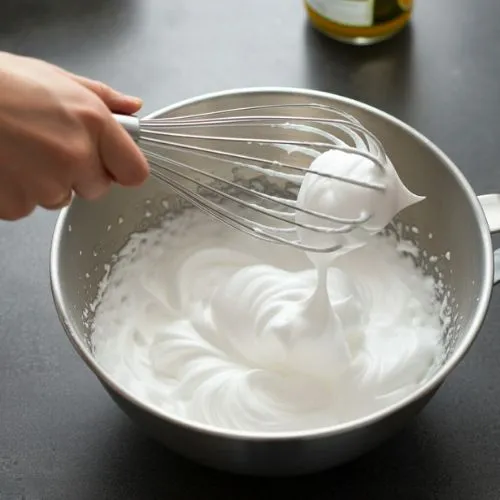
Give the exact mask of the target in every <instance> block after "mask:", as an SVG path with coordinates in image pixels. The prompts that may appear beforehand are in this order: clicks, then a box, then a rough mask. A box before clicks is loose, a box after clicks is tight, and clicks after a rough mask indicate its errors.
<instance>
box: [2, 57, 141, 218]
mask: <svg viewBox="0 0 500 500" xmlns="http://www.w3.org/2000/svg"><path fill="white" fill-rule="evenodd" d="M140 107H141V102H140V101H139V100H138V99H136V98H133V97H128V96H124V95H122V94H120V93H118V92H117V91H115V90H113V89H111V88H109V87H107V86H106V85H104V84H102V83H100V82H96V81H92V80H88V79H86V78H82V77H80V76H76V75H73V74H71V73H68V72H67V71H64V70H63V69H61V68H58V67H56V66H53V65H51V64H48V63H45V62H43V61H39V60H36V59H31V58H27V57H20V56H15V55H12V54H7V53H2V52H0V219H6V220H15V219H19V218H21V217H24V216H26V215H28V214H29V213H30V212H31V211H32V210H33V209H34V208H35V207H36V206H37V205H40V206H42V207H45V208H48V209H55V208H60V207H62V206H64V205H66V204H67V203H69V201H70V200H71V196H72V192H75V193H76V194H77V195H79V196H81V197H83V198H86V199H95V198H98V197H100V196H102V195H103V194H105V193H106V192H107V191H108V189H109V187H110V185H111V182H113V181H115V182H117V183H119V184H122V185H124V186H136V185H139V184H141V183H142V182H143V181H144V180H145V179H146V177H147V176H148V165H147V162H146V159H145V158H144V156H143V155H142V153H141V152H140V150H139V148H138V147H137V145H136V144H135V143H134V141H133V140H132V139H131V138H130V137H129V135H128V134H127V132H125V130H124V129H123V128H122V127H121V126H120V125H119V124H118V123H117V122H116V121H115V120H114V118H113V116H112V114H111V112H112V111H113V112H116V113H122V114H132V113H135V112H136V111H138V110H139V109H140Z"/></svg>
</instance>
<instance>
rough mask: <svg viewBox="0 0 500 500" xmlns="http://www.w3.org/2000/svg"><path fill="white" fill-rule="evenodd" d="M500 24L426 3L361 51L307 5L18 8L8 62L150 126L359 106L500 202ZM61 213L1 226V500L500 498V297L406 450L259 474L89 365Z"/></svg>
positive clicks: (155, 3) (402, 445) (479, 7)
mask: <svg viewBox="0 0 500 500" xmlns="http://www.w3.org/2000/svg"><path fill="white" fill-rule="evenodd" d="M499 20H500V3H499V2H498V0H477V1H474V2H471V1H470V0H441V1H440V2H436V1H434V0H416V12H415V16H414V22H413V24H412V26H411V28H410V29H407V30H406V31H404V32H403V33H402V34H400V35H399V36H398V37H397V38H394V39H393V40H391V41H388V42H386V43H384V44H381V45H378V46H374V47H371V48H354V47H348V46H344V45H340V44H337V43H335V42H332V41H330V40H328V39H327V38H325V37H323V36H321V35H319V34H318V33H316V32H315V31H313V30H312V29H311V28H310V27H309V26H308V24H307V22H306V18H305V15H304V11H303V7H302V4H301V2H300V0H238V1H236V0H233V1H230V0H214V1H211V2H207V1H203V0H178V1H173V0H171V1H168V0H136V1H133V0H86V1H78V0H59V1H57V0H10V1H7V0H5V1H4V2H2V5H1V7H0V50H7V51H12V52H17V53H22V54H28V55H32V56H36V57H40V58H44V59H48V60H50V61H52V62H54V63H56V64H59V65H62V66H64V67H66V68H67V69H69V70H72V71H75V72H78V73H81V74H84V75H88V76H90V77H94V78H98V79H101V80H103V81H106V82H108V83H109V84H111V85H113V86H116V87H117V88H118V89H120V90H123V91H125V92H127V93H132V94H137V95H140V96H142V97H143V98H144V100H145V103H146V104H145V109H144V112H149V111H153V110H154V109H156V108H159V107H162V106H164V105H166V104H169V103H172V102H174V101H177V100H179V99H182V98H187V97H190V96H193V95H196V94H200V93H205V92H208V91H215V90H223V89H227V88H233V87H247V86H261V85H281V86H294V87H309V88H313V89H318V90H324V91H330V92H334V93H338V94H344V95H346V96H349V97H353V98H356V99H360V100H362V101H365V102H367V103H369V104H371V105H374V106H377V107H379V108H381V109H382V110H384V111H387V112H389V113H391V114H393V115H395V116H396V117H398V118H401V119H402V120H404V121H406V122H407V123H409V124H410V125H412V126H414V127H416V128H417V129H418V130H420V131H421V132H422V133H424V134H425V135H427V136H428V137H429V138H430V139H431V140H433V141H434V142H435V143H437V144H438V145H439V146H440V147H441V148H442V149H443V150H444V151H445V152H446V153H448V154H449V155H450V156H451V158H452V159H454V160H455V161H456V163H457V164H458V166H459V167H460V168H461V169H462V170H463V172H464V173H465V174H466V175H467V177H468V178H469V180H470V182H471V184H472V186H473V187H474V189H475V190H476V192H478V193H485V192H489V191H495V190H499V189H500V165H499V164H498V161H497V160H498V151H499V147H500V132H499V130H498V120H499V117H500V91H499V90H500V83H499V82H500V57H499V55H498V54H499V53H498V43H499V42H500V22H499ZM0 99H1V96H0ZM443 196H446V194H445V193H443ZM56 216H57V214H56V213H49V212H45V211H41V210H40V211H37V212H35V213H34V214H33V215H32V216H31V217H29V218H28V219H26V220H24V221H21V222H16V223H0V253H1V259H0V284H1V296H0V499H1V500H10V499H29V500H35V499H47V500H59V499H61V500H80V499H81V500H83V499H96V500H100V499H120V500H126V499H136V498H137V499H157V498H158V499H159V498H168V499H170V500H176V499H194V498H204V499H211V498H214V499H215V498H217V499H219V498H221V499H222V498H235V499H236V498H237V499H240V498H241V499H250V498H252V499H254V498H260V499H262V500H264V499H267V498H274V497H275V496H276V495H282V494H285V495H286V497H287V498H300V499H303V498H307V499H311V500H320V499H327V498H328V499H330V498H335V499H344V498H346V499H358V498H359V499H367V498H384V499H387V498H391V499H392V498H395V499H403V498H404V499H410V500H411V499H415V500H417V499H418V500H423V499H439V500H448V499H449V500H461V499H464V500H465V499H467V500H470V499H479V500H486V499H492V500H493V499H494V500H498V499H499V498H500V387H499V380H500V363H499V362H498V360H499V359H500V338H497V337H499V332H498V330H499V326H500V295H499V294H498V292H494V293H493V298H492V304H491V308H490V311H489V314H488V316H487V318H486V321H485V324H484V327H483V329H482V331H481V333H480V335H479V337H478V340H477V341H476V343H475V344H474V346H473V348H472V350H471V351H470V352H469V353H468V354H467V356H466V358H465V360H464V361H463V362H462V363H461V364H460V366H459V367H458V368H457V369H456V370H455V371H454V372H453V374H452V375H451V376H450V377H449V379H448V380H447V382H446V384H445V385H444V386H443V387H442V389H441V390H440V391H439V392H438V394H437V395H436V397H435V398H434V399H433V401H432V402H431V403H430V404H429V406H428V407H427V408H426V409H425V410H424V411H423V413H422V414H421V415H420V416H419V417H418V418H417V419H415V420H414V422H413V423H412V424H411V425H410V426H409V427H407V428H406V429H405V430H404V431H403V432H401V433H400V434H399V435H398V436H396V437H395V438H393V439H392V440H391V441H390V442H388V443H387V444H385V445H383V446H382V447H380V448H379V449H377V450H376V451H374V452H372V453H371V454H370V455H367V456H365V457H363V458H361V459H359V460H357V461H356V462H354V463H351V464H348V465H346V466H343V467H341V468H338V469H335V470H331V471H328V472H325V473H322V474H319V475H316V476H310V477H304V478H296V479H286V480H283V479H280V480H277V479H276V480H275V479H252V478H241V477H236V476H231V475H228V474H223V473H219V472H214V471H211V470H207V469H204V468H202V467H199V466H197V465H194V464H192V463H190V462H187V461H185V460H183V459H181V458H178V457H177V456H175V455H174V454H172V453H171V452H169V451H168V450H167V449H165V448H163V447H162V446H160V445H158V444H156V443H155V442H153V441H151V440H149V439H148V438H146V437H145V436H144V435H143V434H142V433H141V432H140V431H139V430H138V429H137V428H136V427H135V426H134V425H133V424H132V423H130V422H129V420H128V419H127V418H126V417H125V416H124V415H123V414H122V413H121V412H120V410H118V409H117V408H116V407H115V405H114V404H113V403H112V401H111V400H110V398H109V397H108V396H107V394H105V392H104V390H103V389H102V388H101V386H100V385H99V383H98V382H97V380H96V379H95V377H94V376H93V375H92V373H90V371H89V370H88V369H87V368H86V366H85V365H84V363H83V362H82V361H81V360H80V359H79V358H78V356H77V355H76V354H75V353H74V352H73V350H72V347H71V346H70V343H69V341H68V340H67V339H66V337H65V335H64V333H63V330H62V328H61V326H60V324H59V322H58V319H57V316H56V313H55V310H54V307H53V304H52V298H51V294H50V289H49V276H48V258H49V246H50V241H51V236H52V230H53V226H54V223H55V219H56ZM455 223H456V224H457V231H459V230H460V221H456V222H455Z"/></svg>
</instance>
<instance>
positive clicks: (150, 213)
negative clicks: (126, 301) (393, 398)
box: [50, 88, 500, 475]
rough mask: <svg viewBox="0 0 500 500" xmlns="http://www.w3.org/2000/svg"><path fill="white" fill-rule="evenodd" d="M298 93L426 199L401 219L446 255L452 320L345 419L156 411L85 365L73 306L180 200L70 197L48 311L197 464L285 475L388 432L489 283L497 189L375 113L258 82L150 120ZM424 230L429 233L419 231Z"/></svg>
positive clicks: (54, 258) (149, 193) (457, 337)
mask: <svg viewBox="0 0 500 500" xmlns="http://www.w3.org/2000/svg"><path fill="white" fill-rule="evenodd" d="M304 101H307V102H311V101H314V102H318V103H326V104H330V105H333V106H336V107H338V108H340V109H342V110H345V111H347V112H348V113H351V114H352V115H354V116H355V117H357V118H358V119H359V120H361V121H362V122H363V124H364V125H365V126H366V127H367V128H368V129H370V130H371V131H373V132H374V133H375V135H377V136H378V137H379V138H380V139H381V141H382V143H383V144H384V145H385V147H386V149H387V151H388V153H389V155H390V157H391V158H392V160H393V163H394V164H395V166H396V168H397V170H398V172H399V174H400V176H401V177H402V179H403V181H404V182H405V183H406V184H407V185H408V186H409V187H410V188H411V189H412V190H413V191H415V192H417V193H420V194H425V195H426V196H427V199H426V200H425V201H424V202H423V203H420V204H418V205H416V206H414V207H411V208H410V209H408V210H406V211H405V212H404V214H403V216H402V219H403V222H404V223H406V224H409V225H411V226H413V225H415V226H417V227H418V228H419V230H420V231H419V234H418V235H417V236H416V237H417V239H418V240H419V244H420V245H421V246H422V247H423V248H425V249H426V250H427V251H428V252H429V254H432V255H444V254H445V253H446V252H448V251H449V252H450V254H451V258H450V260H449V261H448V260H447V259H442V260H441V262H440V264H441V265H442V266H443V268H442V272H443V275H444V281H445V282H446V285H447V287H448V288H449V289H450V290H451V291H452V294H453V300H452V301H451V307H452V308H453V309H454V311H455V313H456V317H455V321H454V324H453V325H452V328H451V329H449V330H448V331H447V333H445V334H444V337H443V342H444V343H445V345H446V351H447V355H446V358H445V359H444V360H443V363H442V366H441V367H440V368H439V370H438V371H437V373H436V374H435V376H434V377H432V379H431V380H430V381H429V382H428V383H426V384H425V385H424V386H422V387H421V388H420V389H418V390H417V391H415V393H414V394H412V395H411V396H409V397H407V398H405V399H404V400H402V401H401V402H399V403H398V404H395V405H392V406H390V407H388V408H386V409H384V410H383V411H379V412H377V413H375V414H373V415H370V416H368V417H366V418H362V419H359V420H356V421H353V422H350V423H347V424H345V425H337V426H332V427H329V428H323V429H316V430H309V431H304V432H286V433H280V434H273V435H269V434H259V433H255V432H241V431H227V430H219V429H217V428H213V427H210V426H207V425H201V424H198V423H195V422H191V421H184V420H182V419H179V418H177V417H176V416H174V415H167V414H165V413H162V412H161V411H158V410H157V409H155V408H154V407H152V406H150V405H148V404H146V403H143V402H141V401H138V400H137V399H136V398H135V397H134V396H133V395H132V394H130V393H129V392H127V391H126V390H124V389H123V388H121V387H120V386H118V385H117V384H116V383H115V382H114V381H113V380H112V379H110V378H109V376H108V375H107V374H106V373H105V371H103V369H102V368H101V367H100V366H99V365H98V364H97V363H96V361H95V359H94V356H93V354H92V349H91V343H90V339H89V335H90V330H89V321H91V319H92V317H91V314H90V316H88V317H85V314H84V311H85V310H87V308H88V306H89V304H90V303H91V302H92V301H93V300H94V299H95V296H96V293H97V288H98V284H99V281H100V280H101V278H102V277H103V275H104V273H105V266H106V265H107V264H109V263H110V262H112V258H113V255H114V254H116V253H117V252H118V251H119V250H120V249H121V248H122V247H123V245H124V244H125V242H126V241H127V239H128V236H129V235H130V234H131V233H132V232H135V231H141V230H144V229H146V228H147V227H150V226H154V225H157V224H158V223H159V222H160V221H161V220H162V219H163V218H164V217H165V215H166V214H167V213H169V214H170V215H171V214H175V212H176V210H178V209H179V208H180V207H181V203H180V200H179V199H178V197H177V196H176V195H175V194H174V193H173V192H171V191H170V190H169V189H168V188H167V187H166V186H164V185H161V184H158V183H157V182H156V181H154V180H150V181H148V183H146V185H145V186H143V187H142V188H140V189H124V188H115V189H113V190H112V192H111V193H110V194H109V196H107V197H106V198H105V199H103V200H100V201H99V202H97V203H87V202H85V201H83V200H80V199H75V200H74V201H73V203H72V204H71V206H70V207H68V208H67V209H65V210H63V211H62V212H61V215H60V217H59V220H58V222H57V226H56V229H55V233H54V238H53V243H52V254H51V268H50V274H51V282H52V290H53V295H54V301H55V305H56V308H57V311H58V314H59V317H60V319H61V322H62V324H63V326H64V329H65V330H66V333H67V335H68V337H69V339H70V340H71V342H72V344H73V346H74V347H75V349H76V351H77V352H78V354H79V355H80V356H81V357H82V359H83V360H84V361H85V362H86V363H87V365H88V366H89V368H90V369H91V370H92V371H93V372H94V373H95V375H96V376H97V377H98V379H99V380H100V382H101V383H102V385H103V386H104V388H105V389H106V390H107V391H108V393H109V394H110V395H111V397H112V398H113V399H114V400H115V402H116V403H117V404H118V405H119V406H120V407H121V408H122V409H123V410H124V411H125V412H126V413H127V414H128V415H129V416H130V417H131V418H132V420H134V421H135V422H136V423H137V424H139V425H140V427H142V429H144V430H145V431H146V432H147V433H149V434H150V435H151V436H154V437H155V438H156V439H158V440H159V441H161V442H163V443H164V444H165V445H167V446H168V447H169V448H171V449H172V450H175V451H176V452H178V453H179V454H182V455H184V456H186V457H189V458H191V459H193V460H196V461H198V462H201V463H203V464H206V465H208V466H212V467H216V468H220V469H225V470H229V471H234V472H238V473H247V474H259V475H290V474H302V473H309V472H314V471H319V470H322V469H326V468H329V467H332V466H334V465H338V464H340V463H343V462H346V461H349V460H351V459H353V458H355V457H358V456H359V455H361V454H363V453H365V452H366V451H368V450H370V449H372V448H373V447H375V446H376V445H377V444H378V443H380V442H381V441H383V440H384V439H386V438H387V437H389V436H390V435H392V434H394V433H395V432H396V431H397V430H398V429H400V428H401V427H402V426H403V425H404V424H405V423H406V422H407V421H408V420H409V419H410V418H411V417H413V415H415V414H416V413H417V412H418V411H420V410H421V409H422V408H423V407H424V406H425V405H426V403H427V402H428V401H429V399H430V398H431V397H432V396H433V395H434V393H435V392H436V390H437V389H438V388H439V387H440V385H441V384H442V383H443V381H444V380H445V378H446V376H447V375H448V374H449V373H450V372H451V371H452V370H453V368H454V367H455V366H456V365H457V364H458V363H459V362H460V360H461V359H462V358H463V357H464V355H465V353H466V352H467V350H468V349H469V347H470V346H471V344H472V341H473V340H474V338H475V337H476V335H477V333H478V331H479V329H480V327H481V324H482V322H483V319H484V316H485V314H486V310H487V307H488V303H489V300H490V296H491V289H492V285H493V283H494V254H493V251H492V245H491V237H490V232H494V231H498V230H499V229H500V196H497V195H489V196H482V197H479V200H478V198H477V197H476V196H475V194H474V192H473V191H472V189H471V187H470V186H469V184H468V182H467V180H466V179H465V178H464V177H463V175H462V174H461V173H460V171H459V170H458V168H457V167H456V166H455V165H454V164H453V163H452V162H451V161H450V160H449V159H448V158H447V157H446V156H445V155H444V154H443V153H442V152H441V151H440V150H439V149H438V148H437V147H436V146H435V145H433V144H432V143H431V142H430V141H428V140H427V139H426V138H425V137H423V136H422V135H420V134H419V133H418V132H416V131H415V130H413V129H412V128H410V127H408V126H407V125H405V124H404V123H402V122H400V121H398V120H396V119H395V118H393V117H391V116H389V115H387V114H385V113H383V112H381V111H378V110H376V109H374V108H371V107H369V106H366V105H364V104H361V103H359V102H355V101H352V100H349V99H346V98H343V97H339V96H335V95H331V94H325V93H320V92H313V91H309V90H297V89H283V88H263V89H242V90H235V91H229V92H222V93H217V94H210V95H205V96H201V97H198V98H195V99H191V100H188V101H184V102H181V103H178V104H175V105H173V106H170V107H167V108H165V109H162V110H160V111H158V112H156V113H153V115H151V117H160V116H166V115H175V114H178V113H179V114H180V113H182V114H191V113H198V112H201V111H204V112H207V111H214V110H218V109H222V108H228V107H240V106H249V105H250V106H251V105H258V104H263V103H264V104H268V103H295V102H304ZM317 112H318V113H319V114H321V112H320V111H319V110H318V111H317ZM291 133H293V132H291ZM193 161H196V158H193ZM165 201H167V202H168V203H164V202H165ZM481 205H483V209H484V211H483V209H482V206H481ZM485 214H486V217H485ZM487 219H488V220H487ZM488 221H489V225H488ZM430 233H431V234H432V236H433V237H432V238H429V237H428V235H429V234H430Z"/></svg>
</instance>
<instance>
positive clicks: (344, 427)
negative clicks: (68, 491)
mask: <svg viewBox="0 0 500 500" xmlns="http://www.w3.org/2000/svg"><path fill="white" fill-rule="evenodd" d="M269 93H278V94H285V95H286V94H290V95H303V96H305V97H310V98H313V99H314V98H315V97H316V98H319V99H327V100H330V101H332V103H335V102H341V103H345V104H347V105H351V106H353V107H355V108H358V109H362V110H363V111H366V112H368V113H370V114H372V115H376V116H378V117H380V118H381V119H383V120H385V121H388V122H391V123H392V124H394V125H396V126H398V127H400V128H401V129H403V130H404V131H406V132H407V133H409V134H410V135H412V136H413V137H414V138H415V139H416V140H418V141H420V142H421V143H423V145H424V146H425V147H427V148H428V149H430V150H431V151H432V153H433V154H435V155H436V156H437V157H438V158H439V159H440V161H441V162H442V163H443V164H444V165H445V166H446V167H447V168H448V169H449V170H450V171H451V173H452V174H453V175H454V177H455V179H456V181H457V182H458V183H459V184H460V186H461V188H462V189H463V191H464V192H465V194H466V196H467V198H468V201H469V203H470V205H471V208H472V211H473V213H474V216H475V217H476V220H477V224H478V226H479V230H480V234H481V241H480V242H478V244H479V245H481V252H482V254H483V255H482V257H483V260H484V263H485V280H484V281H483V283H482V289H481V294H480V296H479V300H477V302H476V309H475V311H474V315H473V318H472V320H471V323H470V326H469V329H468V330H467V331H466V332H465V334H464V338H463V340H462V341H461V343H460V345H459V346H458V347H457V348H456V349H455V351H454V352H453V353H452V355H451V356H450V357H449V358H448V360H447V361H446V363H445V364H444V365H443V366H442V367H441V368H440V369H439V370H437V371H436V373H435V374H434V375H433V376H432V377H430V378H429V380H427V382H425V383H424V384H423V385H421V386H420V387H418V389H417V390H415V391H414V392H412V393H411V394H409V395H408V396H406V397H405V398H403V399H401V400H399V401H397V402H396V403H393V404H391V405H390V406H387V407H385V408H382V409H380V410H378V411H376V412H374V413H371V414H369V415H367V416H364V417H361V418H357V419H355V420H351V421H349V422H345V423H342V424H334V425H330V426H324V427H319V428H314V429H307V430H299V431H280V432H263V431H245V430H237V429H229V428H222V427H217V426H212V425H209V424H204V423H201V422H197V421H195V420H190V419H185V418H182V417H178V416H176V415H174V414H170V413H167V412H165V411H163V410H161V409H159V408H157V407H155V406H154V405H152V404H150V403H148V402H145V401H142V400H140V399H139V398H137V397H136V396H135V395H134V394H132V393H131V392H130V391H128V390H126V389H124V388H123V387H121V386H120V385H119V384H118V383H116V382H115V381H114V380H113V378H112V377H111V376H109V375H108V374H107V372H106V370H105V369H103V368H102V367H101V366H99V364H98V362H97V361H96V360H95V358H94V356H93V355H92V354H91V352H90V351H89V350H88V346H86V344H85V342H84V341H83V340H82V339H81V338H80V337H79V336H78V334H77V332H76V329H75V328H74V327H73V325H72V324H71V320H70V317H69V314H68V313H67V310H66V306H65V300H64V297H63V292H62V286H61V281H60V275H59V262H60V258H61V249H60V241H61V237H62V233H63V231H64V228H65V227H66V220H67V218H68V214H69V213H70V210H71V207H72V205H73V204H70V205H69V206H67V207H65V208H64V209H62V210H61V212H60V214H59V217H58V219H57V222H56V226H55V229H54V233H53V237H52V243H51V251H50V284H51V291H52V296H53V300H54V305H55V308H56V311H57V314H58V317H59V319H60V321H61V324H62V326H63V328H64V331H65V333H66V335H67V337H68V338H69V340H70V342H71V344H72V345H73V347H74V349H75V350H76V352H77V353H78V354H79V356H80V357H81V358H82V359H83V361H84V362H85V363H86V364H87V366H88V367H89V368H90V369H91V370H92V372H93V373H94V374H95V375H96V376H97V378H98V379H99V380H100V382H101V383H102V384H103V385H104V386H105V387H107V388H110V389H111V390H113V391H114V392H115V393H117V394H118V395H120V396H121V397H123V398H125V399H126V400H127V401H128V402H129V403H131V404H132V405H135V406H138V407H139V408H140V409H142V410H144V411H146V412H148V413H150V414H152V415H154V416H156V417H158V418H159V419H161V420H164V421H166V422H168V423H170V424H175V425H179V426H181V427H183V428H186V429H188V430H192V431H196V432H201V433H204V434H210V435H212V436H216V437H219V438H220V437H222V438H226V439H227V438H230V439H243V440H247V441H266V442H270V441H281V440H301V439H321V438H325V437H330V436H334V435H339V434H346V433H349V432H353V431H355V430H357V429H360V428H366V427H368V426H370V425H372V424H375V423H376V422H379V421H381V420H384V419H385V418H387V417H389V416H390V415H392V414H394V413H397V412H398V411H400V410H402V409H404V408H406V407H408V406H410V405H411V404H412V403H414V402H416V401H417V400H420V399H423V398H425V397H426V396H431V395H432V394H433V392H435V391H436V390H437V389H438V388H439V386H440V385H441V384H442V383H443V382H444V380H445V378H446V377H447V376H448V375H449V373H450V372H451V371H452V370H453V369H454V368H455V367H456V366H457V365H458V363H459V362H460V361H461V360H462V359H463V357H464V356H465V354H466V353H467V352H468V350H469V349H470V347H471V346H472V344H473V342H474V340H475V338H476V337H477V334H478V332H479V330H480V329H481V327H482V324H483V322H484V320H485V316H486V313H487V310H488V307H489V303H490V300H491V294H492V287H493V269H494V266H493V249H492V244H491V235H490V230H489V227H488V223H487V220H486V217H485V215H484V212H483V210H482V207H481V204H480V202H479V199H478V198H477V196H476V194H475V192H474V190H473V189H472V187H471V185H470V184H469V182H468V181H467V179H466V177H465V176H464V174H462V172H461V171H460V170H459V168H458V167H457V166H456V165H455V164H454V163H453V162H452V161H451V159H450V158H449V157H448V156H447V155H446V154H445V153H444V152H443V151H442V150H441V149H440V148H438V147H437V146H436V145H435V144H434V143H433V142H432V141H430V140H429V139H428V138H427V137H425V136H424V135H423V134H421V133H420V132H418V131H417V130H415V129H414V128H413V127H411V126H410V125H407V124H406V123H404V122H403V121H401V120H399V119H398V118H396V117H394V116H392V115H390V114H388V113H386V112H384V111H381V110H380V109H378V108H375V107H373V106H370V105H368V104H365V103H363V102H361V101H357V100H355V99H351V98H348V97H344V96H341V95H337V94H332V93H328V92H322V91H316V90H310V89H305V88H295V87H272V86H271V87H243V88H234V89H230V90H222V91H218V92H210V93H207V94H202V95H198V96H195V97H192V98H189V99H185V100H182V101H178V102H176V103H173V104H170V105H168V106H165V107H163V108H161V109H159V110H157V111H154V112H152V113H149V114H148V115H147V116H146V118H156V117H158V116H160V115H164V114H165V113H167V112H172V111H175V110H177V109H179V108H182V107H184V106H187V105H191V104H195V103H197V102H201V101H205V100H210V99H216V98H221V97H228V96H231V95H244V94H269Z"/></svg>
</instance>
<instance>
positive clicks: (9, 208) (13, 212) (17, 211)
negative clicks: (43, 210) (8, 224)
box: [0, 176, 36, 221]
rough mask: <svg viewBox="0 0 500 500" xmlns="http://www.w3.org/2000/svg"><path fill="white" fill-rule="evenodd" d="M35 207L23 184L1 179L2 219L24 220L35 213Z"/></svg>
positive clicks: (0, 216) (0, 202)
mask: <svg viewBox="0 0 500 500" xmlns="http://www.w3.org/2000/svg"><path fill="white" fill-rule="evenodd" d="M3 177H4V176H3ZM35 205H36V204H35V203H34V202H32V201H30V198H29V197H28V196H27V195H26V193H25V191H24V189H23V188H22V186H21V184H19V183H18V182H16V181H15V180H13V179H11V178H9V179H4V178H2V179H0V219H2V220H8V221H14V220H18V219H22V218H23V217H26V216H28V215H29V214H30V213H31V212H33V210H34V208H35Z"/></svg>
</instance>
